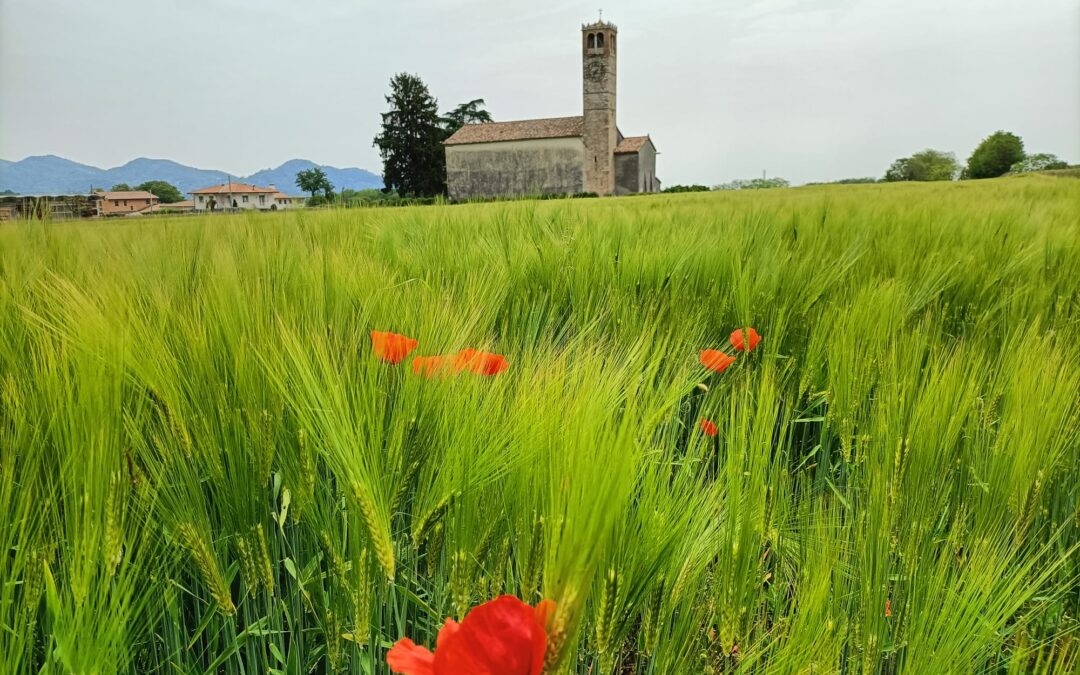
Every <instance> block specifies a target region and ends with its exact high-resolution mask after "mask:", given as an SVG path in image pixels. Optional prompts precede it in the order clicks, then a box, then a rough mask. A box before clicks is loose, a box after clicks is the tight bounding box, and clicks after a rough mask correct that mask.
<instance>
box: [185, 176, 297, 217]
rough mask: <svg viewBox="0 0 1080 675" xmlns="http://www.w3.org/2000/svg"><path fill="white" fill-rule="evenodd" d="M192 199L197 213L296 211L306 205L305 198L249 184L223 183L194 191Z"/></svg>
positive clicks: (272, 187) (274, 188)
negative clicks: (246, 210) (234, 210)
mask: <svg viewBox="0 0 1080 675" xmlns="http://www.w3.org/2000/svg"><path fill="white" fill-rule="evenodd" d="M191 199H192V202H193V203H194V208H195V210H196V211H223V210H229V209H257V210H260V211H278V210H281V209H296V208H300V207H302V206H303V205H304V198H303V197H294V196H292V195H287V194H285V193H283V192H280V191H278V189H277V188H276V187H274V186H273V185H271V186H270V187H259V186H257V185H248V184H247V183H222V184H221V185H212V186H210V187H206V188H202V189H199V190H193V191H192V192H191Z"/></svg>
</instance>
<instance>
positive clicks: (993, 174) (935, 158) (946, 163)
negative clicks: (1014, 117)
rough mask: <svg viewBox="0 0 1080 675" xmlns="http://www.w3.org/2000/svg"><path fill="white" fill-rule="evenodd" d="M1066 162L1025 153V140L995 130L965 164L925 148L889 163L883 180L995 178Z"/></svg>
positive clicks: (1056, 167) (1048, 167)
mask: <svg viewBox="0 0 1080 675" xmlns="http://www.w3.org/2000/svg"><path fill="white" fill-rule="evenodd" d="M1068 166H1069V165H1068V163H1066V162H1064V161H1062V160H1060V159H1058V157H1057V156H1056V155H1052V154H1050V153H1045V152H1040V153H1035V154H1031V155H1029V154H1027V153H1025V152H1024V140H1023V139H1022V138H1020V137H1019V136H1017V135H1016V134H1014V133H1011V132H1008V131H995V132H994V133H992V134H990V135H989V136H987V137H986V138H984V139H983V140H982V142H980V143H979V145H978V146H977V147H976V148H975V150H974V152H972V153H971V156H970V157H968V160H967V164H966V165H964V166H961V165H960V162H959V161H957V159H956V155H954V154H953V153H951V152H942V151H941V150H934V149H926V150H923V151H922V152H917V153H915V154H914V155H911V156H910V157H901V158H900V159H897V160H896V161H895V162H893V163H892V165H891V166H889V169H888V170H887V171H886V172H885V178H884V180H885V181H887V182H895V181H935V180H956V179H957V178H959V179H961V180H968V179H974V178H997V177H998V176H1004V175H1005V174H1007V173H1026V172H1029V171H1046V170H1050V169H1064V168H1067V167H1068Z"/></svg>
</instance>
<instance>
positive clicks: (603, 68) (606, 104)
mask: <svg viewBox="0 0 1080 675" xmlns="http://www.w3.org/2000/svg"><path fill="white" fill-rule="evenodd" d="M617 33H618V29H617V28H615V26H614V25H613V24H610V23H606V22H604V21H602V20H601V21H597V22H596V23H592V24H588V25H583V26H582V27H581V64H582V76H583V77H582V93H583V101H584V111H583V112H584V119H585V134H584V140H585V191H586V192H595V193H597V194H600V195H609V194H612V193H613V192H614V191H615V146H616V145H617V144H618V142H619V139H618V134H619V132H618V130H617V129H616V128H615V35H616V34H617Z"/></svg>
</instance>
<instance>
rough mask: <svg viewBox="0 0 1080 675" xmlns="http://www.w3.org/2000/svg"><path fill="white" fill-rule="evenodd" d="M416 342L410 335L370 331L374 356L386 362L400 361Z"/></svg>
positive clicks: (412, 348) (414, 347) (414, 346)
mask: <svg viewBox="0 0 1080 675" xmlns="http://www.w3.org/2000/svg"><path fill="white" fill-rule="evenodd" d="M418 344H419V343H418V342H417V341H416V340H414V339H412V338H411V337H405V336H404V335H399V334H398V333H384V332H382V331H377V330H373V331H371V349H372V350H373V351H374V352H375V356H377V357H379V358H380V359H382V360H383V361H386V362H388V363H394V364H398V363H401V362H402V361H404V360H405V357H406V356H408V355H409V352H411V351H412V350H414V349H416V345H418Z"/></svg>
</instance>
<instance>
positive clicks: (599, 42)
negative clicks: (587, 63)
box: [596, 33, 604, 49]
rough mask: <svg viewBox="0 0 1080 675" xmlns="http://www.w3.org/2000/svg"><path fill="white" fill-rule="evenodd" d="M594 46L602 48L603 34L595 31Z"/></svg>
mask: <svg viewBox="0 0 1080 675" xmlns="http://www.w3.org/2000/svg"><path fill="white" fill-rule="evenodd" d="M596 48H597V49H603V48H604V34H603V33H597V34H596Z"/></svg>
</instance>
